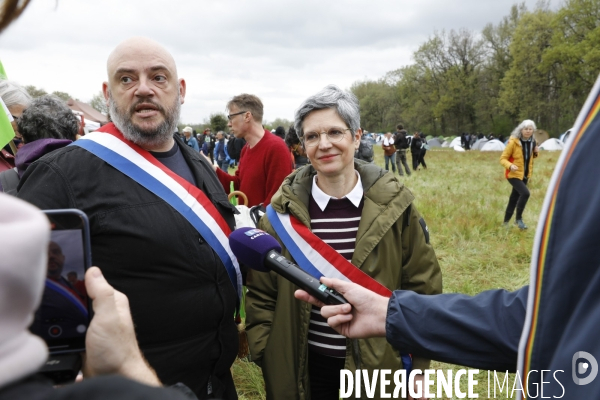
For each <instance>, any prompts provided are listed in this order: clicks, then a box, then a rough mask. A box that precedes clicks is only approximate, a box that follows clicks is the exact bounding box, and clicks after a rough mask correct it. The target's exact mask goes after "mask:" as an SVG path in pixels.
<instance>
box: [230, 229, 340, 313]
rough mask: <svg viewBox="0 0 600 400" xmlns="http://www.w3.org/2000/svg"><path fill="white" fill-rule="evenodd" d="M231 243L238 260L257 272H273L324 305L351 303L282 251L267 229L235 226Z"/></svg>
mask: <svg viewBox="0 0 600 400" xmlns="http://www.w3.org/2000/svg"><path fill="white" fill-rule="evenodd" d="M229 246H230V247H231V251H233V254H235V256H236V257H237V259H238V261H239V262H241V263H242V264H244V265H247V266H248V267H250V268H252V269H254V270H256V271H260V272H268V271H273V272H275V273H277V274H278V275H281V276H282V277H284V278H285V279H287V280H288V281H290V282H292V283H293V284H295V285H296V286H298V287H299V288H300V289H302V290H304V291H306V292H308V293H309V294H310V295H311V296H313V297H315V298H317V299H319V300H320V301H322V302H323V303H325V304H328V305H334V304H347V303H348V301H347V300H346V299H345V298H344V296H342V295H341V294H339V293H338V292H337V291H335V290H333V289H330V288H328V287H327V286H325V285H323V284H322V283H321V282H319V280H318V279H317V278H314V277H313V276H311V275H310V274H308V273H306V272H304V270H302V269H300V267H298V266H297V265H296V264H294V263H293V262H291V261H290V260H288V259H287V258H285V257H284V256H282V255H281V254H279V252H280V251H281V246H279V243H278V242H277V240H275V238H274V237H273V236H271V235H269V234H268V233H266V232H265V231H262V230H260V229H256V228H240V229H236V230H235V231H233V232H231V235H229Z"/></svg>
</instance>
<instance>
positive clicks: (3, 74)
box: [0, 61, 8, 80]
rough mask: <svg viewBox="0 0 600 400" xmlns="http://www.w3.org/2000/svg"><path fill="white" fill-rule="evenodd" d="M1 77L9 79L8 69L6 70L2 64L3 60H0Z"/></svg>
mask: <svg viewBox="0 0 600 400" xmlns="http://www.w3.org/2000/svg"><path fill="white" fill-rule="evenodd" d="M0 79H4V80H7V79H8V76H6V71H4V66H3V65H2V61H0Z"/></svg>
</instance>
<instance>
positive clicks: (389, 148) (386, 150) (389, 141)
mask: <svg viewBox="0 0 600 400" xmlns="http://www.w3.org/2000/svg"><path fill="white" fill-rule="evenodd" d="M381 147H383V158H384V159H385V170H386V171H389V170H390V168H389V163H390V161H391V163H392V173H394V174H395V173H396V148H395V147H394V138H392V132H386V134H385V136H384V137H383V140H382V141H381Z"/></svg>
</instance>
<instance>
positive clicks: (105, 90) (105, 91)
mask: <svg viewBox="0 0 600 400" xmlns="http://www.w3.org/2000/svg"><path fill="white" fill-rule="evenodd" d="M108 92H109V89H108V82H102V94H103V95H104V101H105V102H106V107H108Z"/></svg>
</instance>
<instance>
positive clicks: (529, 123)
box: [510, 119, 537, 139]
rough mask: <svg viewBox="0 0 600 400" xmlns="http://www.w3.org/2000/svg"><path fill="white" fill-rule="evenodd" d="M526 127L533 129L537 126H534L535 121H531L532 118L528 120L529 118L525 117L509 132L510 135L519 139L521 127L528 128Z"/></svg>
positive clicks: (521, 135)
mask: <svg viewBox="0 0 600 400" xmlns="http://www.w3.org/2000/svg"><path fill="white" fill-rule="evenodd" d="M528 127H532V128H533V130H534V131H535V130H536V129H537V128H536V126H535V122H533V121H532V120H530V119H526V120H525V121H523V122H521V123H520V124H519V126H517V127H516V128H515V129H514V130H513V131H512V132H511V134H510V136H514V137H516V138H517V139H521V138H522V137H523V134H522V133H521V131H522V130H523V129H525V128H528Z"/></svg>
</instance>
